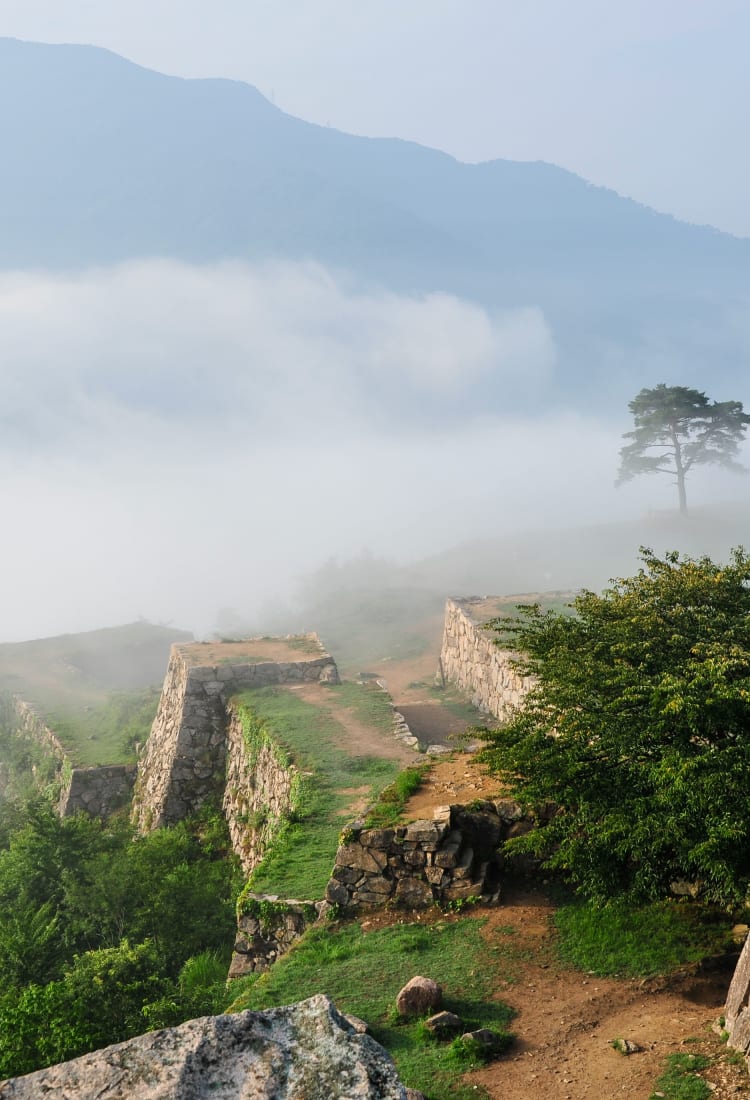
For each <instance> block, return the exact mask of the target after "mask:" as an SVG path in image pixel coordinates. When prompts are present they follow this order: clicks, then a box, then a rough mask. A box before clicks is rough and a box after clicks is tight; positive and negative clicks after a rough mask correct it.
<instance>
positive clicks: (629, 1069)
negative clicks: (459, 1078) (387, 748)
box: [406, 756, 750, 1100]
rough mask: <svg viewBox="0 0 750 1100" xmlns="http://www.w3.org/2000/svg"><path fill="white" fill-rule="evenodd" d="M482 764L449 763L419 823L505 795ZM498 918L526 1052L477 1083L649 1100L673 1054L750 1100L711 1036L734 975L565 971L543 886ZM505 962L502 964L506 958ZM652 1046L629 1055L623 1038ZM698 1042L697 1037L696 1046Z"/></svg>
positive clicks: (511, 901)
mask: <svg viewBox="0 0 750 1100" xmlns="http://www.w3.org/2000/svg"><path fill="white" fill-rule="evenodd" d="M498 793H500V792H499V791H498V786H497V781H496V780H494V779H490V778H489V777H488V776H487V775H486V774H485V773H484V772H483V770H482V769H480V768H479V767H478V766H477V765H476V764H475V763H474V762H473V761H472V760H471V759H470V758H467V757H462V756H456V757H454V758H452V759H451V760H441V761H439V762H438V763H437V764H436V765H435V767H434V768H433V770H432V772H431V775H430V776H429V778H428V780H427V782H426V783H425V785H424V786H423V787H422V789H421V790H420V791H419V792H417V794H416V795H415V796H414V797H413V798H412V799H411V800H410V801H409V803H408V806H407V808H406V813H407V815H408V816H409V817H412V818H414V817H431V816H432V811H433V809H434V807H435V806H438V805H445V804H449V803H451V802H466V801H470V800H471V799H474V798H481V797H490V796H492V795H497V794H498ZM472 912H476V913H477V915H481V916H483V917H485V918H486V921H487V923H486V926H485V935H486V937H487V942H488V949H489V951H488V962H489V960H493V961H492V965H495V966H498V983H497V992H496V995H497V997H498V999H499V1000H502V1001H504V1002H505V1003H507V1004H510V1005H511V1006H512V1007H513V1008H515V1010H516V1012H517V1016H516V1018H515V1020H514V1022H513V1024H512V1028H513V1030H514V1031H515V1032H516V1034H517V1036H518V1043H517V1046H516V1047H515V1049H514V1051H513V1052H512V1053H511V1054H510V1055H509V1056H508V1057H506V1058H504V1059H501V1060H500V1061H498V1062H496V1063H494V1064H492V1065H490V1066H488V1067H487V1068H486V1069H484V1070H482V1071H481V1072H479V1073H476V1074H473V1075H471V1077H470V1078H469V1080H470V1081H471V1082H472V1083H475V1084H481V1085H483V1086H484V1088H485V1089H486V1090H487V1092H488V1093H489V1095H490V1096H491V1097H497V1100H539V1098H540V1097H541V1098H544V1100H583V1098H590V1100H593V1098H594V1097H597V1098H599V1097H613V1096H624V1097H632V1098H634V1100H647V1098H648V1097H650V1096H651V1095H652V1093H653V1090H654V1083H655V1081H656V1080H657V1078H658V1077H659V1075H660V1074H661V1073H662V1072H663V1070H664V1061H665V1058H666V1057H667V1055H668V1054H673V1053H676V1052H680V1051H683V1052H684V1051H687V1052H689V1053H702V1054H707V1055H709V1056H710V1057H711V1058H712V1059H716V1063H715V1065H713V1066H712V1067H711V1068H710V1069H709V1070H707V1071H705V1073H704V1077H705V1078H706V1080H708V1081H709V1082H710V1084H711V1085H715V1086H716V1087H715V1090H714V1091H713V1096H714V1097H715V1098H716V1100H729V1098H730V1097H731V1098H736V1097H738V1096H750V1085H749V1084H748V1077H747V1073H746V1072H745V1070H744V1067H742V1066H736V1065H734V1064H732V1062H731V1061H728V1055H729V1052H728V1051H727V1048H726V1046H724V1045H723V1044H722V1043H721V1041H720V1039H719V1037H718V1036H717V1035H716V1034H715V1033H714V1032H713V1031H712V1030H711V1025H712V1024H714V1023H715V1021H716V1020H717V1018H718V1017H719V1015H720V1014H721V1012H722V1008H723V1004H724V1000H725V998H726V993H727V989H728V986H729V981H730V978H731V972H729V971H728V972H714V973H705V974H702V973H700V972H696V970H695V969H694V968H693V969H692V970H691V969H688V970H686V971H685V972H682V973H679V974H676V975H672V976H670V977H669V978H668V979H660V980H652V981H641V980H637V981H632V980H619V979H614V978H596V977H594V976H592V975H588V974H585V973H582V972H580V971H576V970H570V969H568V968H566V967H564V966H563V965H562V964H561V963H560V962H559V961H558V959H557V955H556V951H555V930H554V926H553V924H552V915H553V912H554V907H553V905H552V903H551V902H550V901H549V899H548V898H547V897H546V895H545V894H544V892H543V890H542V889H540V888H538V887H535V886H534V884H533V883H528V882H526V883H520V884H515V885H514V884H511V885H508V884H507V883H506V884H505V885H504V888H503V894H502V898H501V904H500V905H499V906H494V907H491V908H478V909H476V910H472ZM495 960H497V962H496V961H495ZM616 1038H622V1039H630V1040H631V1041H632V1042H634V1043H636V1044H637V1045H638V1046H639V1047H640V1048H641V1049H640V1050H639V1051H638V1052H637V1053H634V1054H631V1055H629V1056H623V1055H621V1054H619V1053H618V1052H617V1051H615V1050H614V1049H613V1048H612V1047H611V1046H610V1045H609V1042H610V1040H612V1039H616ZM696 1040H697V1041H696Z"/></svg>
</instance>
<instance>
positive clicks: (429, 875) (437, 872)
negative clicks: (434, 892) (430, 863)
mask: <svg viewBox="0 0 750 1100" xmlns="http://www.w3.org/2000/svg"><path fill="white" fill-rule="evenodd" d="M424 877H425V878H426V879H427V881H428V882H429V883H430V885H431V886H440V885H441V884H442V882H443V879H444V878H445V877H446V873H445V871H444V870H443V868H442V867H425V872H424Z"/></svg>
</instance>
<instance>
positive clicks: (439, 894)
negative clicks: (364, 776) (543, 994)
mask: <svg viewBox="0 0 750 1100" xmlns="http://www.w3.org/2000/svg"><path fill="white" fill-rule="evenodd" d="M529 828H530V822H528V821H526V820H524V819H523V818H522V816H521V811H520V808H519V807H518V805H517V803H515V802H512V801H510V800H508V799H498V800H497V801H495V802H490V801H479V802H477V803H475V804H472V805H471V806H470V807H468V806H459V805H456V806H443V807H440V808H439V809H438V810H436V811H435V817H434V819H433V820H432V821H430V820H424V821H412V822H411V823H410V824H408V825H399V826H396V827H395V828H392V829H378V828H368V827H367V825H366V824H363V823H355V824H354V825H352V826H351V827H350V828H348V829H346V830H345V831H344V833H343V834H342V843H341V845H340V847H339V849H338V852H337V853H336V863H335V866H334V869H333V874H332V876H331V879H330V881H329V883H328V886H327V888H326V901H328V902H329V903H330V904H331V905H336V906H337V907H338V908H339V909H341V910H342V911H344V912H347V911H354V910H357V909H367V908H377V907H379V906H381V905H385V904H386V902H393V903H395V904H397V905H403V906H404V907H405V908H408V909H419V908H424V907H427V906H429V905H433V904H434V903H437V904H439V905H446V904H449V903H450V902H455V901H461V900H465V899H466V898H471V897H483V898H484V899H485V900H487V901H496V900H497V899H498V898H499V872H500V869H501V862H502V861H501V857H500V855H499V853H498V848H499V846H500V844H501V843H502V842H503V841H504V840H508V839H510V838H511V837H513V836H517V835H518V834H519V833H520V832H526V831H527V830H528V829H529Z"/></svg>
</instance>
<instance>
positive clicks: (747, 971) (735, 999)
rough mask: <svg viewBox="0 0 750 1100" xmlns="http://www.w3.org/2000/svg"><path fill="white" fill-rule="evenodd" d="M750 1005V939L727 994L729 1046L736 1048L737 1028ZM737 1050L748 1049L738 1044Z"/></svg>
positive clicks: (726, 1009)
mask: <svg viewBox="0 0 750 1100" xmlns="http://www.w3.org/2000/svg"><path fill="white" fill-rule="evenodd" d="M749 1003H750V939H747V940H746V941H745V946H744V947H743V948H742V952H741V953H740V957H739V959H738V960H737V965H736V967H735V968H734V974H733V975H732V981H731V982H730V985H729V992H728V993H727V1001H726V1005H725V1007H724V1016H725V1018H726V1029H727V1031H728V1032H729V1040H728V1042H729V1045H730V1046H734V1045H735V1041H734V1034H735V1027H736V1025H737V1022H738V1019H739V1016H740V1014H741V1013H742V1012H743V1010H744V1011H745V1012H747V1011H748V1010H747V1005H748V1004H749ZM737 1049H740V1050H742V1049H746V1047H744V1046H742V1045H741V1044H740V1043H739V1042H738V1043H737Z"/></svg>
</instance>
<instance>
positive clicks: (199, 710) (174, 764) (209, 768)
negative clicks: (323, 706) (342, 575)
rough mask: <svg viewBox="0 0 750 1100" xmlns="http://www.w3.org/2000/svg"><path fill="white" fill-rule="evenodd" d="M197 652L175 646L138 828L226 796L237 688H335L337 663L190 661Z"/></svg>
mask: <svg viewBox="0 0 750 1100" xmlns="http://www.w3.org/2000/svg"><path fill="white" fill-rule="evenodd" d="M191 648H192V650H193V651H194V650H195V647H189V646H173V647H172V653H171V656H170V660H169V666H168V668H167V675H166V678H165V680H164V688H163V690H162V695H161V699H160V701H159V709H158V711H157V714H156V718H155V719H154V724H153V726H152V728H151V735H150V737H149V739H148V742H147V743H146V748H145V750H144V753H143V755H142V757H141V759H140V761H139V764H138V777H137V779H136V785H135V795H134V799H133V818H134V820H135V822H136V823H137V825H138V827H139V828H140V829H141V830H144V831H147V830H149V829H155V828H159V827H161V826H163V825H171V824H174V823H175V822H176V821H181V820H182V819H183V818H185V817H187V816H188V815H190V814H192V813H194V812H195V811H196V810H198V809H199V808H200V807H201V806H202V805H203V804H204V802H206V801H207V800H208V799H210V798H211V797H212V796H217V795H218V796H220V795H221V794H222V793H223V791H224V786H225V774H226V763H227V704H228V702H229V699H230V698H231V697H232V696H233V695H236V694H238V693H239V692H242V691H248V690H251V689H253V688H260V687H267V686H268V685H271V684H295V683H338V672H337V670H336V664H335V662H334V660H333V658H332V657H330V656H329V655H328V654H327V653H326V652H325V651H324V650H323V647H322V646H320V656H318V657H311V658H308V659H306V660H300V661H288V662H279V661H262V662H256V663H252V662H242V661H232V662H226V663H221V664H217V665H195V664H191V663H190V659H189V658H190V655H191V654H190V650H191Z"/></svg>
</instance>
